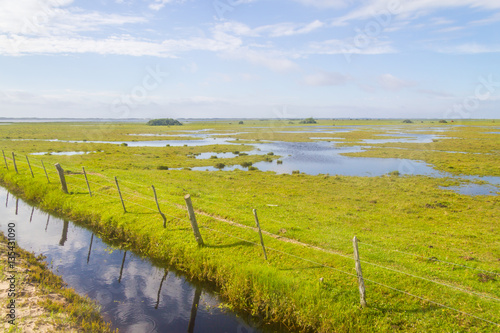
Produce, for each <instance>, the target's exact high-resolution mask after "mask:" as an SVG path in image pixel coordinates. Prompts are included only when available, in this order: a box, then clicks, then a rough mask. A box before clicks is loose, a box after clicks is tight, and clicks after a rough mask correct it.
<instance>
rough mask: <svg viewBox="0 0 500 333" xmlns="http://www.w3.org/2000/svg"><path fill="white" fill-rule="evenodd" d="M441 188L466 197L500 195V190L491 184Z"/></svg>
mask: <svg viewBox="0 0 500 333" xmlns="http://www.w3.org/2000/svg"><path fill="white" fill-rule="evenodd" d="M440 188H441V189H443V190H450V191H454V192H456V193H459V194H465V195H498V193H500V189H499V188H498V187H495V186H493V185H489V184H485V185H479V184H463V185H460V186H449V187H444V186H442V187H440Z"/></svg>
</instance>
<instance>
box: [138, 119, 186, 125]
mask: <svg viewBox="0 0 500 333" xmlns="http://www.w3.org/2000/svg"><path fill="white" fill-rule="evenodd" d="M146 125H149V126H180V125H182V123H181V122H180V121H178V120H175V119H172V118H162V119H151V120H150V121H148V122H147V123H146Z"/></svg>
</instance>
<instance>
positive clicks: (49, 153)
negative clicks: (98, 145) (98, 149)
mask: <svg viewBox="0 0 500 333" xmlns="http://www.w3.org/2000/svg"><path fill="white" fill-rule="evenodd" d="M90 153H95V151H59V152H52V151H51V152H42V153H31V154H30V155H68V156H71V155H85V154H90Z"/></svg>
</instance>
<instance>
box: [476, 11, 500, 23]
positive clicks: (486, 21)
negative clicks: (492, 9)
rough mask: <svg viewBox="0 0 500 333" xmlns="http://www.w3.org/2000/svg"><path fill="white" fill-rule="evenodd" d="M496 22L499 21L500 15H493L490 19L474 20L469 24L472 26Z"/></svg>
mask: <svg viewBox="0 0 500 333" xmlns="http://www.w3.org/2000/svg"><path fill="white" fill-rule="evenodd" d="M498 21H500V13H495V14H493V15H491V16H490V17H487V18H484V19H480V20H475V21H472V22H470V23H471V24H474V25H485V24H490V23H495V22H498Z"/></svg>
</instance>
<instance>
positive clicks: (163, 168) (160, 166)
mask: <svg viewBox="0 0 500 333" xmlns="http://www.w3.org/2000/svg"><path fill="white" fill-rule="evenodd" d="M157 169H158V170H168V166H166V165H159V166H158V167H157Z"/></svg>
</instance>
